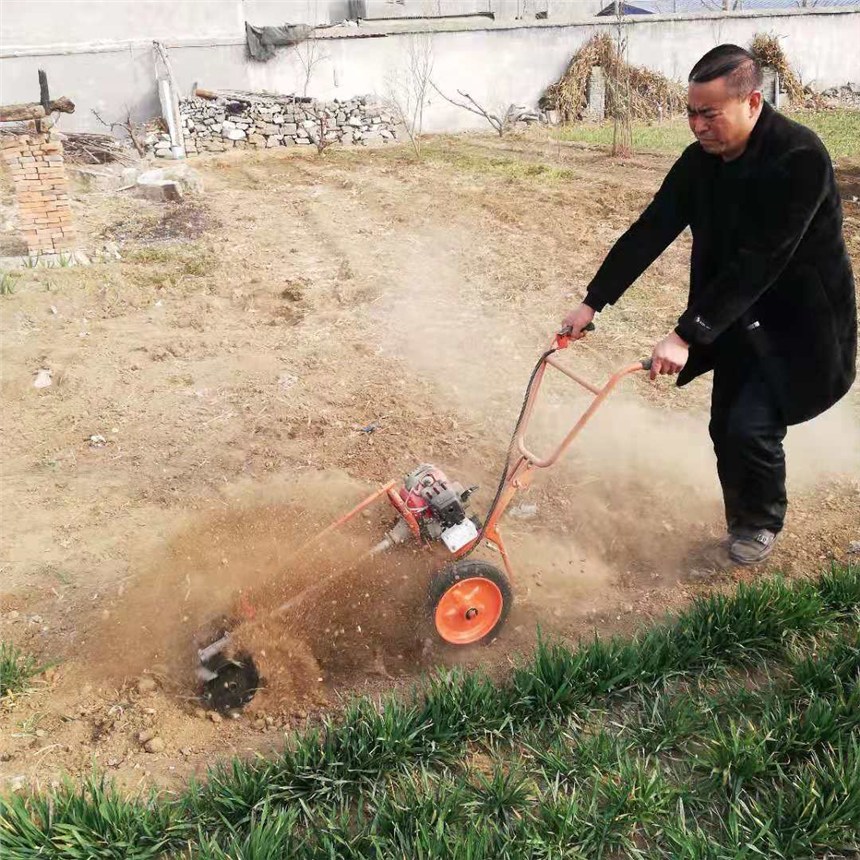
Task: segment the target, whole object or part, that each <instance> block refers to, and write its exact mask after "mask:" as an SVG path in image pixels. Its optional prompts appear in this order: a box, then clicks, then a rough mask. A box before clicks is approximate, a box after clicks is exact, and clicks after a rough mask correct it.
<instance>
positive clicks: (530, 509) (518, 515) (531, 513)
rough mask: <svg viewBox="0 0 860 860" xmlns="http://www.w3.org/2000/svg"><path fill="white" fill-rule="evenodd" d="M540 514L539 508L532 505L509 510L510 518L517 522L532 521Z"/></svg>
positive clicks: (524, 504) (522, 505)
mask: <svg viewBox="0 0 860 860" xmlns="http://www.w3.org/2000/svg"><path fill="white" fill-rule="evenodd" d="M537 514H538V506H537V505H535V504H532V503H528V504H526V503H523V504H521V505H517V506H516V507H514V508H509V509H508V516H511V517H513V518H514V519H517V520H532V519H534V518H535V517H536V516H537Z"/></svg>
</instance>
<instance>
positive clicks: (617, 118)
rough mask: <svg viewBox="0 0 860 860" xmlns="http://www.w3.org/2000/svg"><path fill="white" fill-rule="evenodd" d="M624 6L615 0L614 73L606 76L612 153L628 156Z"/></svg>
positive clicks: (630, 137) (630, 143) (630, 150)
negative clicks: (610, 100)
mask: <svg viewBox="0 0 860 860" xmlns="http://www.w3.org/2000/svg"><path fill="white" fill-rule="evenodd" d="M623 12H624V6H623V4H622V3H621V2H619V0H615V50H616V62H615V73H614V74H612V75H609V76H607V83H608V85H609V86H610V88H611V89H612V105H613V123H612V154H613V155H616V156H620V157H621V158H629V156H631V155H632V154H633V128H632V117H631V113H632V109H631V107H632V106H631V97H630V65H629V63H628V61H627V60H628V56H627V34H626V32H625V30H624V25H623V17H624V15H623Z"/></svg>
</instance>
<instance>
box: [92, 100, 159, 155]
mask: <svg viewBox="0 0 860 860" xmlns="http://www.w3.org/2000/svg"><path fill="white" fill-rule="evenodd" d="M125 111H126V115H125V122H108V121H107V120H105V119H103V118H102V116H101V114H100V113H99V112H98V111H97V110H96V109H95V108H93V109H92V112H93V116H95V118H96V119H97V120H98V121H99V122H100V123H101V124H102V125H104V126H107V127H108V128H109V129H110V130H111V131H113V130H114V129H115V128H121V129H122V130H123V131H125V132H126V134H128V136H129V137H130V138H131V142H132V143H133V144H134V148H135V149H136V150H137V154H138V155H145V154H146V146H145V145H144V143H143V141H142V140H140V138H139V137H138V136H137V126H136V125H135V123H134V122H132V119H131V110H130V109H129V108H128V107H127V108H126V109H125Z"/></svg>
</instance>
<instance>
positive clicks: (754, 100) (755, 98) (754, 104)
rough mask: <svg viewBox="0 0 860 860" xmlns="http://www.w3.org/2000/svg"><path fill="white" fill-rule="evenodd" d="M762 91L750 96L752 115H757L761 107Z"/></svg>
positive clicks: (754, 91) (754, 92)
mask: <svg viewBox="0 0 860 860" xmlns="http://www.w3.org/2000/svg"><path fill="white" fill-rule="evenodd" d="M761 98H762V97H761V90H753V91H752V92H751V93H750V95H749V106H750V113H751V114H753V113H755V112H756V111H757V110H758V109H759V108H760V107H761Z"/></svg>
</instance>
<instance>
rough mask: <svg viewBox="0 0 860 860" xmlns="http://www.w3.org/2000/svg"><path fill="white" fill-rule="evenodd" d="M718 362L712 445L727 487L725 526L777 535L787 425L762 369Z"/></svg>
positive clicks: (729, 361)
mask: <svg viewBox="0 0 860 860" xmlns="http://www.w3.org/2000/svg"><path fill="white" fill-rule="evenodd" d="M739 358H740V357H739V356H735V357H733V358H732V359H728V358H727V357H726V359H725V360H723V361H718V362H717V366H716V367H715V369H714V387H713V393H712V397H711V423H710V428H709V429H710V433H711V440H712V441H713V443H714V453H715V454H716V455H717V473H718V474H719V477H720V484H721V485H722V488H723V501H724V503H725V508H726V525H727V526H728V529H729V531H735V530H737V529H753V530H758V529H763V528H764V529H770V531H772V532H779V531H780V530H781V529H782V526H783V522H784V520H785V511H786V508H787V506H788V499H787V498H786V494H785V452H784V450H783V447H782V440H783V439H784V438H785V434H786V429H787V427H786V423H785V419H784V418H783V417H782V413H781V410H780V408H779V405H778V402H777V398H776V396H775V395H774V392H773V388H772V386H771V385H770V384H769V383H768V381H767V377H766V374H765V372H764V369H763V367H762V365H761V364H759V363H757V362H756V360H755V359H751V357H750V356H747V358H750V359H751V360H748V361H744V360H739Z"/></svg>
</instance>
